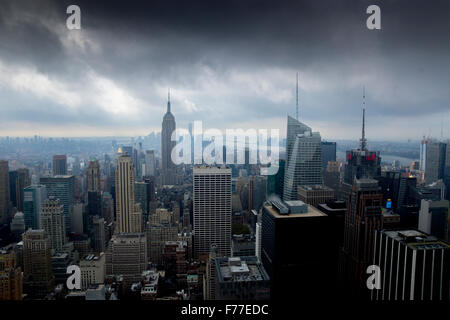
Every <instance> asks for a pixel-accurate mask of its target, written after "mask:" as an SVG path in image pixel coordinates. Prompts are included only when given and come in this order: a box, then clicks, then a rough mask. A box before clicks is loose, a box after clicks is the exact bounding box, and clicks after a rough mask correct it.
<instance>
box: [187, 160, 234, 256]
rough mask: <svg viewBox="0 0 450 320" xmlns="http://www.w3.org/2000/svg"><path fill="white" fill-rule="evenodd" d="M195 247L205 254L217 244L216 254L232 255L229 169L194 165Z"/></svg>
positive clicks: (197, 253) (197, 254) (196, 250)
mask: <svg viewBox="0 0 450 320" xmlns="http://www.w3.org/2000/svg"><path fill="white" fill-rule="evenodd" d="M193 196H194V250H195V256H196V257H198V256H199V255H201V254H208V253H209V252H210V250H211V245H213V244H214V245H216V247H217V254H218V256H230V255H231V169H230V168H225V167H195V168H194V192H193Z"/></svg>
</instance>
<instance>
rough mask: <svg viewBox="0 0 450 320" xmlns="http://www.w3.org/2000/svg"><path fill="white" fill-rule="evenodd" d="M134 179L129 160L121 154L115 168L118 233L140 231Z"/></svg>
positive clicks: (140, 221) (139, 216)
mask: <svg viewBox="0 0 450 320" xmlns="http://www.w3.org/2000/svg"><path fill="white" fill-rule="evenodd" d="M134 182H135V179H134V168H133V164H132V163H131V158H130V157H129V156H128V155H126V154H122V155H120V156H119V158H118V159H117V168H116V222H117V230H118V232H119V233H136V232H137V233H139V232H141V231H142V211H141V207H140V205H139V204H136V203H135V193H134V192H135V191H134V188H135V184H134Z"/></svg>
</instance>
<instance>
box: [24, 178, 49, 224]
mask: <svg viewBox="0 0 450 320" xmlns="http://www.w3.org/2000/svg"><path fill="white" fill-rule="evenodd" d="M23 194H24V198H23V213H24V219H25V229H26V230H28V229H29V228H32V229H35V230H36V229H39V227H40V226H39V212H40V211H41V207H42V205H43V204H44V201H45V199H47V188H46V187H45V186H44V185H34V186H29V187H26V188H25V189H24V190H23Z"/></svg>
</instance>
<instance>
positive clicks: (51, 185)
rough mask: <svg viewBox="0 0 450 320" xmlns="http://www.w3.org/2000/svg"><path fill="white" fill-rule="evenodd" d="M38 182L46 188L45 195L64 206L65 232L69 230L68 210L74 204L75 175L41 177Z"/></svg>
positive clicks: (71, 208) (69, 210)
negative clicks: (57, 200)
mask: <svg viewBox="0 0 450 320" xmlns="http://www.w3.org/2000/svg"><path fill="white" fill-rule="evenodd" d="M40 183H41V184H42V185H44V186H45V187H46V188H47V196H49V197H51V196H53V197H55V198H56V199H59V200H60V201H61V203H62V205H63V206H64V221H65V224H66V232H70V212H71V210H73V205H74V204H75V177H74V176H72V175H65V176H58V175H57V176H54V177H42V178H41V179H40Z"/></svg>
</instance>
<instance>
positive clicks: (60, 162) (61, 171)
mask: <svg viewBox="0 0 450 320" xmlns="http://www.w3.org/2000/svg"><path fill="white" fill-rule="evenodd" d="M53 175H54V176H64V175H67V156H66V155H65V154H63V155H54V156H53Z"/></svg>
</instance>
